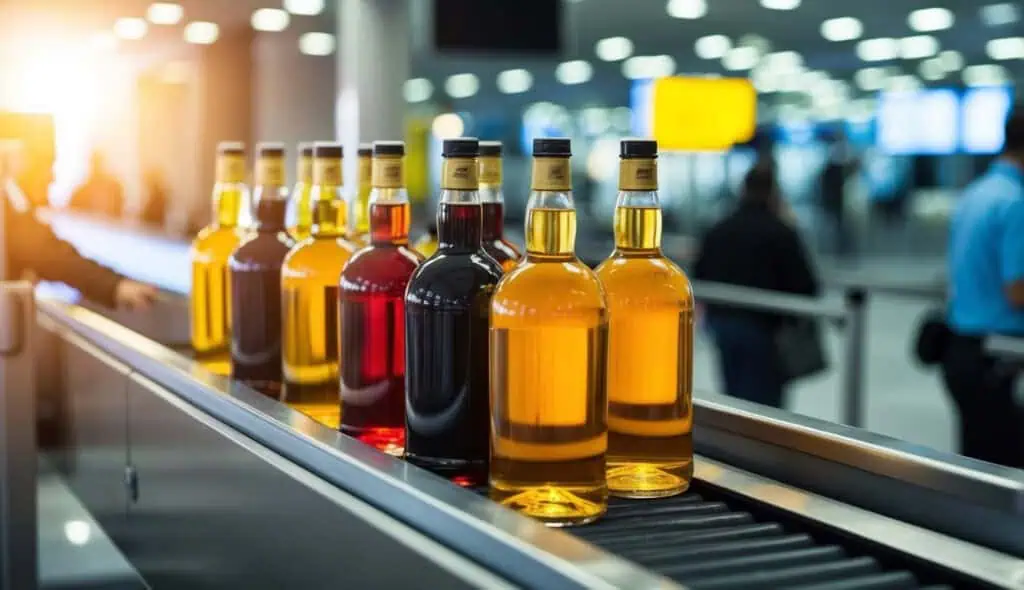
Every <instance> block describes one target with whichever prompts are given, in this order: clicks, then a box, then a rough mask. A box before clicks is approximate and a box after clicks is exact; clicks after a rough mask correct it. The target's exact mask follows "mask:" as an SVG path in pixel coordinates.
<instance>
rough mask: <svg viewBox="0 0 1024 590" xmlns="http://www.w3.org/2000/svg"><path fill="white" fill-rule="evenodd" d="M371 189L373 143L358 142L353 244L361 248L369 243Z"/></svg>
mask: <svg viewBox="0 0 1024 590" xmlns="http://www.w3.org/2000/svg"><path fill="white" fill-rule="evenodd" d="M372 190H373V144H369V143H361V144H359V191H358V192H357V193H356V199H355V202H354V203H353V207H352V208H353V211H352V222H353V223H352V239H351V240H350V241H351V242H352V243H353V244H356V245H357V246H358V247H360V248H362V247H363V246H365V245H367V244H369V243H370V192H371V191H372Z"/></svg>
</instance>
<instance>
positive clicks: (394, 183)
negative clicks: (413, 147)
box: [371, 141, 405, 188]
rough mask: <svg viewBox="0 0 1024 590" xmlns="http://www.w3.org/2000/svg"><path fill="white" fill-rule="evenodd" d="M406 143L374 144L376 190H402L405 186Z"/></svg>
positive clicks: (373, 172)
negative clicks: (404, 159)
mask: <svg viewBox="0 0 1024 590" xmlns="http://www.w3.org/2000/svg"><path fill="white" fill-rule="evenodd" d="M404 155H405V143H403V142H401V141H378V142H376V143H374V144H373V170H372V173H371V177H372V185H373V187H374V188H402V187H404V186H405V165H404V161H403V157H404Z"/></svg>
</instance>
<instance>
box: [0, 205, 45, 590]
mask: <svg viewBox="0 0 1024 590" xmlns="http://www.w3.org/2000/svg"><path fill="white" fill-rule="evenodd" d="M0 205H2V203H0ZM34 304H35V300H34V298H33V293H32V285H31V284H29V283H26V282H18V283H3V282H0V588H12V589H13V588H17V589H18V590H34V589H35V588H36V587H37V585H38V579H37V576H38V567H39V566H38V563H39V562H38V555H37V553H38V548H37V543H38V541H37V534H38V533H37V530H36V526H37V525H36V485H37V480H36V473H37V470H38V463H37V458H36V411H35V393H36V392H35V382H34V372H35V363H34V361H33V356H32V326H33V324H34V321H35V315H34V314H35V305H34Z"/></svg>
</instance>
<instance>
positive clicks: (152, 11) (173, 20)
mask: <svg viewBox="0 0 1024 590" xmlns="http://www.w3.org/2000/svg"><path fill="white" fill-rule="evenodd" d="M184 16H185V9H184V8H182V7H181V4H174V3H173V2H154V3H152V4H150V5H149V8H147V9H146V19H147V20H149V22H151V23H153V24H154V25H176V24H178V23H179V22H181V19H182V18H184Z"/></svg>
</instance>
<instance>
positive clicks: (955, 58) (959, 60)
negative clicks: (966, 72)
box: [937, 49, 964, 72]
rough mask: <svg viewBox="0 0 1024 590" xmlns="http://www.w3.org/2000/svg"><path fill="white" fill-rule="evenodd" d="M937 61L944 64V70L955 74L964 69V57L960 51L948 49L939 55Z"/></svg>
mask: <svg viewBox="0 0 1024 590" xmlns="http://www.w3.org/2000/svg"><path fill="white" fill-rule="evenodd" d="M937 59H938V60H939V61H940V62H941V63H942V67H943V69H945V70H946V71H947V72H955V71H957V70H960V69H962V68H963V67H964V56H963V55H962V54H961V53H960V52H959V51H953V50H952V49H947V50H945V51H943V52H941V53H939V56H938V58H937Z"/></svg>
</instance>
